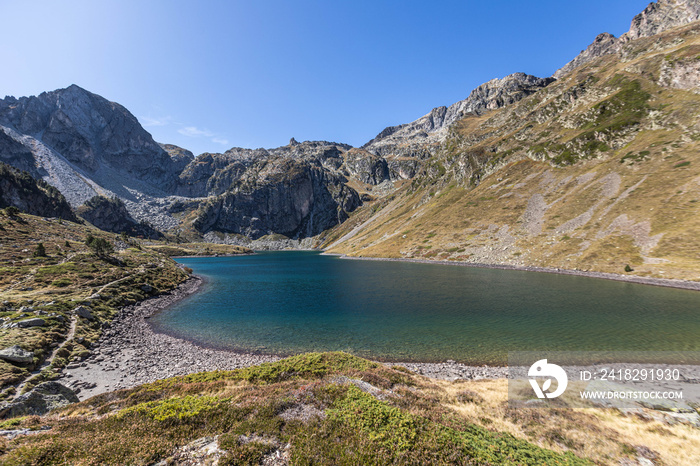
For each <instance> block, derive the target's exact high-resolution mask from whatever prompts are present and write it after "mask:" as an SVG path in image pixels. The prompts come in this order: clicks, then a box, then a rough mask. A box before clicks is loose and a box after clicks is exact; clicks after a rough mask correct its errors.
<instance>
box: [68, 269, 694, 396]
mask: <svg viewBox="0 0 700 466" xmlns="http://www.w3.org/2000/svg"><path fill="white" fill-rule="evenodd" d="M341 258H344V259H356V260H375V261H396V262H419V263H428V264H435V265H457V266H468V267H469V266H472V267H477V268H493V269H507V270H521V271H528V272H547V273H558V274H562V275H580V276H586V277H591V278H602V279H613V280H615V279H616V280H617V281H629V282H632V283H642V284H647V285H657V286H666V287H673V288H684V289H691V290H697V289H698V288H699V287H700V284H698V283H694V282H683V281H669V280H661V279H643V281H640V280H639V279H640V277H628V276H613V275H612V274H603V273H591V272H583V271H565V270H552V269H538V268H534V267H514V266H500V265H489V264H469V263H454V262H435V261H425V260H410V259H382V258H364V257H362V258H355V257H347V256H341ZM204 285H205V283H204V280H203V279H202V278H201V277H197V276H193V277H191V278H189V279H188V280H186V281H185V282H183V283H182V284H180V285H179V286H178V287H176V288H175V289H173V290H171V291H170V292H167V293H164V294H162V295H159V296H156V297H153V298H150V299H147V300H145V301H141V302H139V303H137V304H134V305H130V306H126V307H124V308H122V309H121V310H120V312H119V314H118V316H117V317H116V318H115V319H114V321H113V322H112V323H111V324H109V325H108V326H106V327H105V329H104V331H103V335H102V337H101V338H100V340H99V341H98V342H97V343H95V344H94V345H93V347H92V348H91V352H92V354H91V355H90V356H89V357H88V358H86V359H84V360H82V361H74V362H73V363H72V364H70V365H69V366H67V367H66V369H65V370H64V372H63V374H62V375H61V379H62V381H63V383H65V384H66V385H68V386H69V387H70V388H72V389H75V390H77V391H78V393H79V397H80V398H81V399H86V398H89V397H91V396H94V395H98V394H100V393H105V392H109V391H113V390H119V389H123V388H130V387H133V386H136V385H140V384H143V383H148V382H152V381H154V380H158V379H163V378H168V377H173V376H178V375H186V374H190V373H195V372H202V371H212V370H232V369H238V368H242V367H247V366H252V365H257V364H261V363H264V362H272V361H276V360H279V359H280V358H281V357H282V356H280V355H276V354H274V353H273V354H267V355H265V354H258V353H254V352H247V351H235V350H230V349H220V348H212V347H207V346H202V345H199V344H197V343H194V342H192V341H190V340H188V339H186V338H180V337H178V336H175V335H171V334H167V333H163V332H161V331H159V330H158V329H155V330H154V328H153V326H152V325H151V324H150V323H149V319H150V317H152V316H154V315H156V314H157V313H159V312H160V311H162V310H164V309H166V308H168V307H170V306H172V305H174V304H175V303H177V302H179V301H181V300H182V299H184V298H186V297H188V296H190V295H192V294H194V293H197V292H198V291H200V290H202V288H203V286H204ZM692 285H698V286H692ZM399 361H401V360H400V359H399ZM387 365H400V366H404V367H406V368H408V369H410V370H412V371H414V372H416V373H418V374H421V375H425V376H428V377H432V378H437V379H444V380H457V379H463V380H475V379H483V378H486V379H496V378H505V377H507V375H508V369H507V367H503V366H500V365H468V364H462V363H459V362H456V361H453V360H445V361H441V362H414V361H411V362H390V363H387Z"/></svg>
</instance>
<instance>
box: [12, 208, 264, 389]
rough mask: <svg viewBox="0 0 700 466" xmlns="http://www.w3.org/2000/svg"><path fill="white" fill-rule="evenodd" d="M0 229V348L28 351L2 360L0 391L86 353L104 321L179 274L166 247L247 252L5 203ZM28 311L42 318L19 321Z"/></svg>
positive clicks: (180, 251)
mask: <svg viewBox="0 0 700 466" xmlns="http://www.w3.org/2000/svg"><path fill="white" fill-rule="evenodd" d="M8 212H9V213H8ZM0 234H1V235H2V236H1V237H2V240H1V241H0V319H2V320H1V321H0V326H1V327H0V349H4V348H8V347H10V346H13V345H19V346H20V347H21V348H22V349H23V350H25V351H31V352H32V353H33V354H34V357H33V362H32V363H29V364H15V363H10V362H6V361H2V360H0V390H1V392H0V393H1V394H0V399H7V398H8V397H10V396H11V395H13V394H15V392H16V390H17V388H18V384H19V383H20V382H21V381H23V380H26V379H27V378H30V381H29V383H27V384H25V385H23V386H22V390H23V391H26V390H28V389H29V388H31V387H32V386H34V385H36V384H37V383H39V382H42V381H45V380H50V379H53V378H55V377H56V375H57V374H58V372H59V371H60V370H61V368H63V367H64V366H65V365H67V364H68V363H69V362H70V361H71V360H79V359H82V358H84V357H85V356H87V355H89V354H90V348H91V345H92V344H93V343H95V342H96V341H97V339H98V338H99V337H100V335H101V332H102V329H103V327H104V326H105V325H106V324H107V323H108V322H110V321H111V320H112V319H113V318H114V317H115V315H116V313H117V311H118V309H119V308H121V307H122V306H125V305H128V304H133V303H136V302H137V301H141V300H143V299H145V298H148V297H150V296H154V295H157V294H159V293H162V292H164V291H167V290H170V289H172V288H174V287H175V286H176V285H177V284H179V283H181V282H182V281H184V280H185V279H186V278H187V277H188V273H187V271H186V270H185V269H183V268H181V267H180V266H179V265H178V264H176V263H175V262H174V261H173V260H172V259H169V258H168V257H167V256H168V255H198V254H203V253H206V252H213V253H218V254H241V253H249V252H250V251H249V250H247V249H245V248H241V247H235V246H224V245H207V244H204V243H200V244H196V245H191V244H180V245H177V246H173V245H168V244H166V243H163V242H148V246H145V245H143V246H142V244H141V242H140V241H138V240H134V239H130V238H128V237H126V236H121V235H114V234H110V233H106V232H103V231H101V230H98V229H96V228H94V227H92V226H87V225H81V224H77V223H72V222H67V221H64V220H60V219H57V218H51V219H49V218H41V217H35V216H32V215H26V214H19V213H13V212H12V211H11V210H9V211H7V210H5V211H0ZM89 236H92V237H94V238H100V239H104V240H105V241H106V242H107V243H108V244H110V245H112V247H113V248H114V250H113V251H111V252H109V251H108V252H107V253H103V254H102V255H98V254H96V252H95V250H94V249H92V248H90V247H89V246H88V245H87V244H86V239H87V238H88V237H89ZM40 244H41V246H39V245H40ZM42 247H43V255H42V254H40V253H39V252H41V251H40V249H41V248H42ZM214 251H215V252H214ZM81 305H83V306H86V307H88V308H89V309H90V313H91V315H92V317H93V319H87V318H82V317H78V316H75V315H74V313H73V312H72V311H73V310H74V309H76V308H77V307H78V306H81ZM31 318H40V319H42V320H43V321H44V325H41V326H33V327H26V328H23V327H21V326H18V322H21V321H24V320H26V319H31ZM50 357H53V359H51V361H47V358H50ZM48 362H50V364H47V363H48ZM39 369H41V370H39Z"/></svg>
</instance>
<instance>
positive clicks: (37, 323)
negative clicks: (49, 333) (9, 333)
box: [17, 317, 46, 328]
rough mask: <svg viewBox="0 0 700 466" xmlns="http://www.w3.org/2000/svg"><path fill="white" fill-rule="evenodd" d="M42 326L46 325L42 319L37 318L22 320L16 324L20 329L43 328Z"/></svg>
mask: <svg viewBox="0 0 700 466" xmlns="http://www.w3.org/2000/svg"><path fill="white" fill-rule="evenodd" d="M44 325H46V321H45V320H44V319H40V318H39V317H34V318H31V319H24V320H20V321H19V322H17V326H18V327H21V328H27V327H43V326H44Z"/></svg>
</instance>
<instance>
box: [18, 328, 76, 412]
mask: <svg viewBox="0 0 700 466" xmlns="http://www.w3.org/2000/svg"><path fill="white" fill-rule="evenodd" d="M77 325H78V316H73V317H71V321H70V328H69V329H68V333H67V334H66V338H65V339H64V340H63V343H61V344H60V345H58V346H57V347H56V348H55V349H54V350H53V351H52V352H51V354H50V355H49V356H48V357H47V358H46V359H45V360H44V362H43V363H42V364H41V365H40V366H39V367H37V368H36V369H34V370H33V371H32V372H31V373H30V374H29V377H27V378H26V379H25V380H24V382H22V383H20V384H19V385H18V386H17V387H16V388H15V398H17V397H18V396H19V395H20V394H21V393H22V390H24V387H25V386H26V385H27V383H29V381H31V380H32V379H33V378H34V377H36V376H37V375H39V374H41V371H43V370H44V369H46V368H47V367H49V366H50V365H51V364H52V363H53V360H54V359H56V355H57V354H58V352H59V351H60V350H61V348H63V347H64V346H66V344H67V343H68V342H69V341H71V340H72V339H73V337H74V336H75V328H76V326H77Z"/></svg>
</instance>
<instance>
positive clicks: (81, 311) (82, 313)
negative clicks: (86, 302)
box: [73, 306, 95, 320]
mask: <svg viewBox="0 0 700 466" xmlns="http://www.w3.org/2000/svg"><path fill="white" fill-rule="evenodd" d="M73 313H74V314H75V315H77V316H78V317H82V318H83V319H87V320H94V319H95V317H94V316H93V315H92V312H90V309H88V308H86V307H85V306H78V307H76V308H75V309H73Z"/></svg>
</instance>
